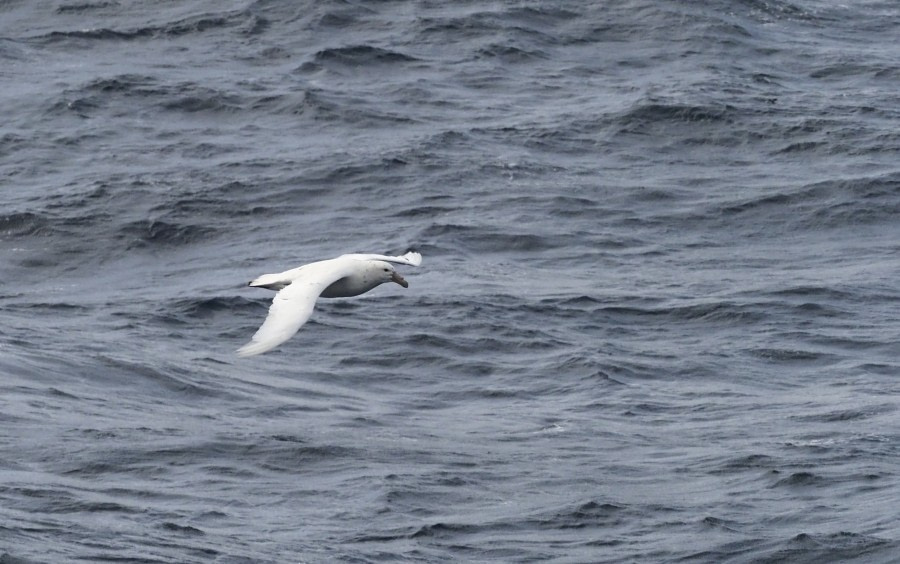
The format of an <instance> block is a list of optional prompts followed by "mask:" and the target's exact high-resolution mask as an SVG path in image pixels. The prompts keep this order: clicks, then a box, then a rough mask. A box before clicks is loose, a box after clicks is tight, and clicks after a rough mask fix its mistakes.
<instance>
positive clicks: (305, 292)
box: [237, 252, 422, 356]
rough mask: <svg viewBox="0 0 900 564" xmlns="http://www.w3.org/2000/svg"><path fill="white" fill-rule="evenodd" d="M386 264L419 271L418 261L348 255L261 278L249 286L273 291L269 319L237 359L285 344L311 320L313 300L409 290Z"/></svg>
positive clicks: (413, 257)
mask: <svg viewBox="0 0 900 564" xmlns="http://www.w3.org/2000/svg"><path fill="white" fill-rule="evenodd" d="M391 263H397V264H408V265H410V266H419V265H420V264H422V255H420V254H419V253H416V252H408V253H406V254H405V255H403V256H399V257H391V256H385V255H370V254H351V255H341V256H339V257H337V258H334V259H330V260H323V261H319V262H313V263H310V264H305V265H303V266H301V267H299V268H293V269H291V270H286V271H284V272H280V273H278V274H263V275H262V276H260V277H259V278H256V279H255V280H253V281H252V282H250V284H249V285H250V286H253V287H257V288H268V289H270V290H275V291H277V292H278V293H277V294H275V299H274V300H272V305H271V307H269V315H268V316H267V317H266V320H265V321H264V322H263V324H262V326H261V327H260V328H259V330H258V331H257V332H256V334H254V335H253V338H252V339H251V340H250V342H249V343H247V344H246V345H244V346H243V347H241V348H239V349H238V351H237V353H238V356H253V355H257V354H261V353H264V352H266V351H270V350H272V349H274V348H275V347H277V346H278V345H280V344H281V343H283V342H285V341H287V340H288V339H290V338H291V337H292V336H293V335H294V333H296V332H297V331H298V330H299V329H300V327H302V326H303V324H304V323H306V321H307V320H308V319H309V317H310V315H312V311H313V308H314V307H315V305H316V300H317V299H318V298H319V297H320V296H321V297H323V298H346V297H351V296H358V295H360V294H364V293H366V292H368V291H369V290H371V289H372V288H375V287H376V286H379V285H381V284H383V283H385V282H396V283H397V284H400V285H401V286H403V287H404V288H405V287H407V286H409V284H407V283H406V280H404V279H403V277H402V276H400V275H399V274H397V272H396V271H395V270H394V267H393V266H392V265H391Z"/></svg>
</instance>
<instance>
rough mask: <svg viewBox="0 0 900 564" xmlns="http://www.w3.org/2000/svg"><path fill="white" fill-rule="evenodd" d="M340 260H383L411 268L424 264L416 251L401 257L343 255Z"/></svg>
mask: <svg viewBox="0 0 900 564" xmlns="http://www.w3.org/2000/svg"><path fill="white" fill-rule="evenodd" d="M338 258H352V259H356V260H383V261H385V262H395V263H397V264H408V265H410V266H419V265H420V264H422V255H420V254H419V253H417V252H415V251H409V252H407V253H406V254H404V255H402V256H399V257H391V256H388V255H368V254H350V255H341V256H340V257H338Z"/></svg>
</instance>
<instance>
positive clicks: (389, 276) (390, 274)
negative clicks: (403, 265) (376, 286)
mask: <svg viewBox="0 0 900 564" xmlns="http://www.w3.org/2000/svg"><path fill="white" fill-rule="evenodd" d="M370 268H372V269H373V270H375V273H376V275H377V277H378V279H379V280H381V283H382V284H384V283H385V282H396V283H397V284H400V285H401V286H403V287H404V288H409V282H407V281H406V280H405V279H404V278H403V277H402V276H400V274H399V273H397V271H396V270H394V267H393V266H392V265H391V263H389V262H384V261H383V260H373V261H372V266H371V267H370Z"/></svg>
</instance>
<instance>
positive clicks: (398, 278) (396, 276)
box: [391, 272, 409, 288]
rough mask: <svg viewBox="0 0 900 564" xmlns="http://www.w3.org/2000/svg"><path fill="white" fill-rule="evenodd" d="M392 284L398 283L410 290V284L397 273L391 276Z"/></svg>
mask: <svg viewBox="0 0 900 564" xmlns="http://www.w3.org/2000/svg"><path fill="white" fill-rule="evenodd" d="M391 282H396V283H397V284H400V285H401V286H403V287H404V288H409V282H407V281H406V280H404V279H403V277H402V276H400V275H399V274H397V273H396V272H394V273H393V274H391Z"/></svg>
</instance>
